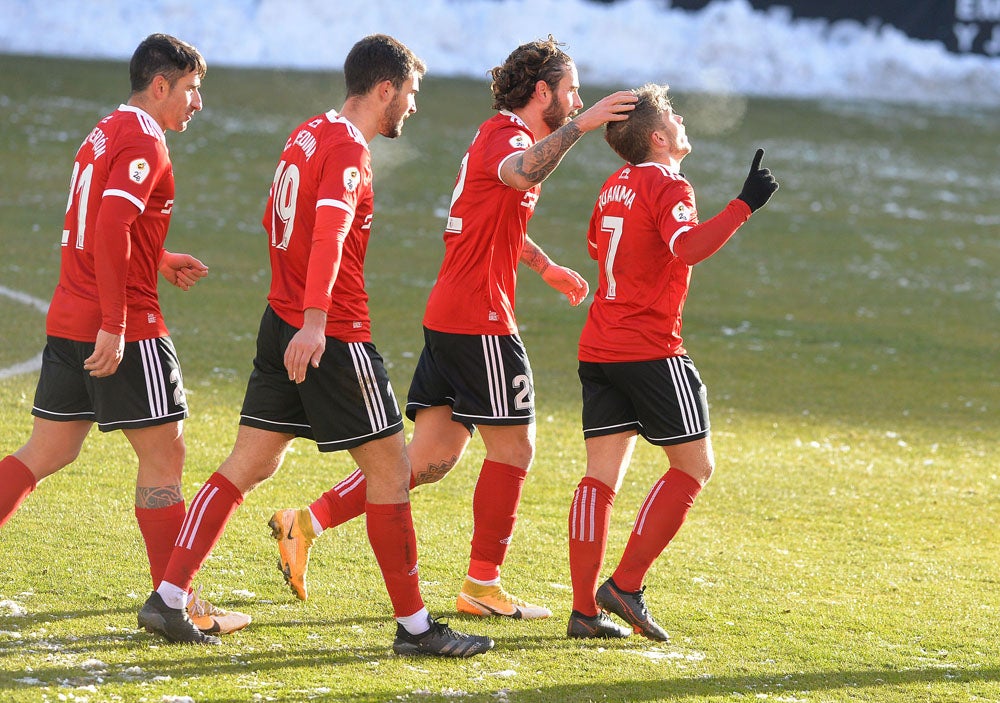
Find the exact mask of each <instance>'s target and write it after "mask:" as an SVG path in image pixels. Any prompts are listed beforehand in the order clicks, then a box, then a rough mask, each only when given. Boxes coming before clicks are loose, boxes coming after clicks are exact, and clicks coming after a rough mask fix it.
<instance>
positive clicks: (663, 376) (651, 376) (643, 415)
mask: <svg viewBox="0 0 1000 703" xmlns="http://www.w3.org/2000/svg"><path fill="white" fill-rule="evenodd" d="M579 373H580V382H581V383H582V384H583V436H584V437H585V438H590V437H601V436H604V435H611V434H618V433H619V432H628V431H629V430H635V431H636V432H638V433H639V434H641V435H642V436H643V437H644V438H645V439H646V441H647V442H649V443H650V444H655V445H658V446H667V445H671V444H683V443H684V442H691V441H694V440H696V439H702V438H704V437H707V436H708V432H709V422H708V394H707V392H706V390H705V384H704V383H702V382H701V377H700V376H699V375H698V369H696V368H695V367H694V362H692V361H691V359H690V358H689V357H688V356H672V357H669V358H667V359H656V360H654V361H625V362H619V363H613V364H596V363H592V362H588V361H581V362H580V369H579Z"/></svg>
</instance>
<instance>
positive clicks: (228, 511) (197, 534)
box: [161, 471, 243, 591]
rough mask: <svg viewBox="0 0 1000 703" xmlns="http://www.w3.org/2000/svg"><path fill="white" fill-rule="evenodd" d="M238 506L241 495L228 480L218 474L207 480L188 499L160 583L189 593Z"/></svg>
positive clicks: (241, 498)
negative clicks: (165, 583)
mask: <svg viewBox="0 0 1000 703" xmlns="http://www.w3.org/2000/svg"><path fill="white" fill-rule="evenodd" d="M242 502H243V494H242V493H240V491H239V489H238V488H236V486H234V485H233V484H232V482H230V481H229V479H227V478H226V477H225V476H223V475H222V474H220V473H219V472H218V471H216V472H215V473H214V474H212V475H211V476H209V477H208V480H207V481H205V484H204V485H203V486H202V487H201V490H200V491H198V492H197V493H196V494H195V496H194V498H192V499H191V505H190V507H189V508H188V511H187V517H185V518H184V524H183V525H182V526H181V529H180V532H179V533H178V534H177V541H176V542H175V544H174V549H173V552H172V554H171V556H170V562H169V563H168V564H167V568H166V570H165V571H164V573H163V578H162V579H161V580H162V581H166V582H167V583H172V584H173V585H175V586H177V587H178V588H180V589H182V590H185V591H188V590H191V581H193V580H194V575H195V574H196V573H198V569H200V568H201V565H202V564H204V563H205V559H207V558H208V555H209V554H210V553H211V552H212V548H213V547H215V544H216V542H218V541H219V537H221V536H222V531H223V530H224V529H226V523H227V522H228V521H229V516H230V515H232V514H233V511H234V510H236V508H238V507H239V506H240V503H242Z"/></svg>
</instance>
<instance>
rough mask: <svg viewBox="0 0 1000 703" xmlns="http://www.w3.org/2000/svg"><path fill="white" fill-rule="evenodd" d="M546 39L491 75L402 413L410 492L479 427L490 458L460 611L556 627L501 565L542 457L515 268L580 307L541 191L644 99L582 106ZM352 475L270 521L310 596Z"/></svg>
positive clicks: (357, 498) (351, 506)
mask: <svg viewBox="0 0 1000 703" xmlns="http://www.w3.org/2000/svg"><path fill="white" fill-rule="evenodd" d="M561 46H562V45H561V44H559V43H558V42H556V41H555V40H554V39H553V38H552V36H551V35H550V36H549V37H548V38H547V39H545V40H539V41H533V42H530V43H527V44H524V45H522V46H519V47H518V48H517V49H515V50H514V51H513V52H512V53H511V54H510V55H509V56H508V57H507V59H506V61H505V62H504V63H503V64H502V65H500V66H497V67H495V68H494V69H493V70H492V72H491V75H492V79H493V81H492V92H493V109H495V110H497V111H498V112H497V114H496V115H494V116H493V117H491V118H490V119H488V120H486V121H485V122H483V123H482V125H480V127H479V130H478V132H477V133H476V135H475V137H474V138H473V141H472V144H471V145H470V146H469V149H468V151H467V152H466V153H465V156H464V157H463V158H462V161H461V165H460V167H459V171H458V177H457V179H456V183H455V189H454V192H453V193H452V198H451V207H450V210H449V212H448V219H447V223H446V226H445V232H444V242H445V254H444V262H443V263H442V265H441V269H440V272H439V273H438V277H437V282H436V283H435V284H434V287H433V289H432V290H431V293H430V299H429V300H428V303H427V308H426V312H425V315H424V320H423V325H424V348H423V351H422V353H421V356H420V359H419V361H418V363H417V367H416V371H415V373H414V376H413V380H412V383H411V385H410V391H409V395H408V398H407V405H406V412H407V416H408V417H410V419H412V420H414V423H415V426H414V432H413V438H412V440H411V442H410V444H409V445H408V446H407V453H408V455H409V458H410V463H411V465H412V467H413V478H412V483H411V486H413V485H419V484H423V483H430V482H434V481H438V480H440V479H441V478H443V477H444V475H445V474H447V473H448V471H450V470H451V469H452V468H453V467H454V466H455V464H456V463H457V462H458V460H459V458H460V457H461V455H462V453H463V452H464V451H465V448H466V447H467V446H468V443H469V440H470V438H471V436H472V432H473V431H474V430H475V428H476V427H477V426H478V427H479V430H480V434H481V435H482V438H483V443H484V444H485V445H486V459H485V461H484V462H483V465H482V468H481V470H480V473H479V480H478V482H477V485H476V489H475V493H474V495H473V499H472V508H473V517H474V521H475V525H474V529H473V535H472V550H471V555H470V559H469V568H468V573H467V577H466V578H465V581H464V584H463V585H462V588H461V592H460V593H459V596H458V599H457V608H458V610H459V612H462V613H469V614H473V615H483V616H487V615H496V616H506V617H512V618H524V619H534V618H546V617H548V616H549V615H551V611H550V610H549V609H548V608H546V607H544V606H540V605H532V604H529V603H527V602H525V601H524V600H522V599H520V598H518V597H516V596H513V595H511V594H510V593H508V592H507V591H506V590H505V589H504V588H503V587H502V586H501V584H500V567H501V565H502V564H503V562H504V558H505V556H506V553H507V548H508V546H509V544H510V541H511V536H512V534H513V532H514V523H515V520H516V518H517V508H518V503H519V502H520V499H521V489H522V487H523V485H524V481H525V477H526V476H527V472H528V468H529V467H530V465H531V461H532V458H533V456H534V451H535V425H534V421H535V403H534V386H533V381H532V375H531V366H530V365H529V363H528V356H527V353H526V351H525V348H524V345H523V344H522V343H521V339H520V337H519V336H518V328H517V320H516V319H515V316H514V298H515V289H516V285H517V266H518V263H519V262H520V263H524V264H525V265H527V266H528V267H529V268H531V269H533V270H534V271H536V272H537V273H538V274H539V275H541V276H542V278H543V280H544V281H545V282H546V283H548V284H549V285H550V286H552V287H553V288H555V289H556V290H558V291H559V292H561V293H563V294H565V295H566V297H567V299H568V300H569V302H570V304H572V305H578V304H579V303H580V302H581V301H583V299H584V298H585V297H586V296H587V282H586V280H585V279H584V278H583V277H582V276H580V275H579V274H578V273H576V272H575V271H573V270H571V269H568V268H564V267H562V266H559V265H557V264H556V263H555V262H553V261H552V260H551V259H550V258H549V257H548V256H547V255H546V254H545V252H543V251H542V249H541V248H540V247H539V246H538V245H537V244H535V243H534V242H533V241H532V240H531V239H530V238H528V236H527V228H528V221H529V220H530V219H531V216H532V214H533V212H534V209H535V203H536V202H537V201H538V196H539V193H540V192H541V183H542V181H544V180H545V178H546V177H547V176H548V175H549V174H550V173H552V171H553V170H554V169H555V168H556V166H558V164H559V162H560V161H561V160H562V158H563V156H564V155H565V154H566V152H567V151H568V150H569V149H570V147H572V146H573V144H575V143H576V142H577V140H579V139H580V137H582V136H583V134H584V133H586V132H589V131H591V130H594V129H597V128H598V127H600V126H601V125H603V124H604V123H606V122H608V121H609V120H611V121H617V120H624V119H626V118H627V117H628V113H629V111H630V110H631V109H632V103H633V102H634V101H635V96H634V95H633V94H632V93H631V92H630V91H620V92H616V93H613V94H612V95H609V96H607V97H605V98H603V99H602V100H600V101H598V102H597V103H596V104H595V105H593V106H592V107H590V108H589V109H588V110H586V111H584V112H582V113H580V114H579V115H578V116H576V117H575V118H574V117H573V116H574V115H576V113H577V112H578V111H579V110H580V109H581V108H582V107H583V102H582V101H581V99H580V95H579V89H580V81H579V77H578V75H577V70H576V65H575V64H574V62H573V60H572V59H571V58H570V57H569V55H567V54H566V53H565V52H564V51H563V50H562V49H561V48H560V47H561ZM364 490H365V489H364V477H363V476H362V475H361V474H360V473H359V472H355V473H354V474H352V475H351V476H349V477H348V478H347V479H345V480H344V481H342V482H341V483H340V484H338V485H337V486H335V487H334V488H333V489H331V490H330V491H328V492H327V493H325V494H324V495H323V496H322V497H321V498H319V499H318V500H317V501H315V502H314V503H313V504H312V505H311V506H310V507H309V509H302V510H299V511H296V510H283V511H279V512H278V513H276V514H275V515H274V517H273V518H272V521H271V522H272V528H273V529H274V536H275V537H276V538H278V539H279V543H278V544H279V550H280V552H281V561H280V566H281V567H282V570H283V572H284V573H285V577H286V580H287V581H288V583H289V585H290V586H291V587H292V589H293V590H294V591H295V592H296V594H297V595H298V596H299V597H300V598H305V597H306V587H305V571H306V565H307V562H308V550H309V546H310V545H311V544H312V541H313V540H314V539H315V537H316V535H318V534H319V533H320V532H321V531H322V530H323V529H326V528H329V527H332V526H334V525H338V524H340V523H341V522H344V521H345V520H348V519H351V518H353V517H355V516H357V515H359V514H361V512H362V511H363V510H364V504H363V500H362V497H363V496H364Z"/></svg>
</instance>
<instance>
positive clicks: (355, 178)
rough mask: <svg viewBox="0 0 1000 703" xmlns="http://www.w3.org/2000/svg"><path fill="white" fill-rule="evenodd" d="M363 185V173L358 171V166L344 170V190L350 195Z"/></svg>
mask: <svg viewBox="0 0 1000 703" xmlns="http://www.w3.org/2000/svg"><path fill="white" fill-rule="evenodd" d="M359 185H361V171H359V170H358V168H357V166H351V167H350V168H345V169H344V190H346V191H347V192H348V193H353V192H354V191H356V190H357V189H358V186H359Z"/></svg>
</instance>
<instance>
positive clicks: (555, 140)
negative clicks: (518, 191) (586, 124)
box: [514, 122, 583, 185]
mask: <svg viewBox="0 0 1000 703" xmlns="http://www.w3.org/2000/svg"><path fill="white" fill-rule="evenodd" d="M582 136H583V132H582V131H580V128H579V127H578V126H577V125H576V123H574V122H567V123H566V124H564V125H563V126H562V127H560V128H559V129H557V130H556V131H555V132H553V133H552V134H550V135H549V136H547V137H545V139H543V140H542V141H540V142H538V143H537V144H535V145H534V146H533V147H531V148H530V149H527V150H526V151H524V152H523V153H521V155H520V156H518V157H517V160H516V161H515V163H514V170H515V171H516V172H517V174H518V175H519V176H521V177H522V178H524V179H526V180H528V181H529V182H531V183H533V184H535V185H537V184H539V183H541V182H542V181H544V180H545V179H546V178H548V177H549V174H550V173H552V172H553V171H554V170H555V168H556V166H558V165H559V162H560V161H562V157H563V156H565V155H566V152H567V151H569V148H570V147H571V146H573V145H574V144H576V142H577V141H578V140H579V139H580V137H582Z"/></svg>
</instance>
